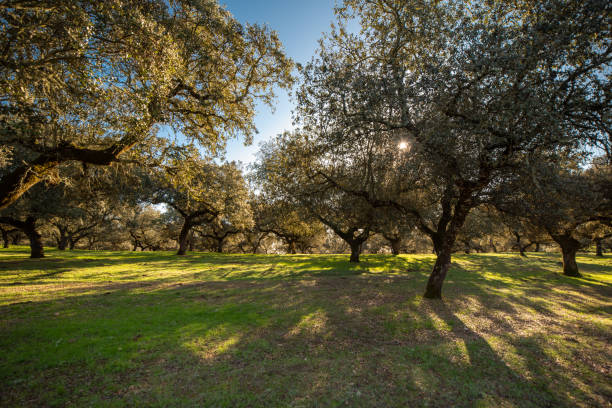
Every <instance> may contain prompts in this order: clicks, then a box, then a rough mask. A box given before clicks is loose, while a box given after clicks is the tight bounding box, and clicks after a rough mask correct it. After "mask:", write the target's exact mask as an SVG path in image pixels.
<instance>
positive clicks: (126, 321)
mask: <svg viewBox="0 0 612 408" xmlns="http://www.w3.org/2000/svg"><path fill="white" fill-rule="evenodd" d="M27 255H28V252H27V250H26V248H19V249H9V250H0V310H1V314H0V405H1V406H7V407H18V406H26V407H42V406H58V407H59V406H61V407H89V406H94V407H97V406H100V407H126V406H134V407H143V406H147V407H148V406H152V407H206V406H211V407H275V406H283V407H314V406H317V407H319V406H320V407H333V406H351V407H361V406H364V407H391V406H396V407H412V406H423V407H427V406H430V407H446V406H465V407H576V406H583V407H587V406H588V407H592V406H600V407H609V406H610V405H611V402H610V401H611V400H612V378H611V376H610V374H611V368H612V349H611V344H612V302H611V300H612V285H611V284H612V258H610V257H606V258H599V259H597V258H595V257H594V256H579V257H578V263H579V266H580V267H581V270H582V272H583V273H584V278H581V279H577V278H567V277H564V276H561V275H560V274H559V271H560V266H559V261H560V257H559V256H558V255H554V254H551V255H546V254H529V258H528V259H526V260H525V259H520V258H519V257H518V256H516V255H514V254H512V255H511V254H481V255H460V256H456V257H454V259H453V267H452V268H451V271H450V274H449V276H448V278H447V281H446V283H445V287H444V291H443V295H444V296H445V298H444V300H443V301H431V300H424V299H422V298H421V294H422V292H423V290H424V287H425V282H426V279H427V276H428V273H429V270H430V268H431V266H432V263H433V257H432V256H431V255H404V256H399V257H393V256H382V255H380V256H379V255H366V256H363V261H362V263H361V264H359V265H350V264H349V263H348V262H347V258H348V256H347V255H341V256H340V255H337V256H336V255H332V256H329V255H309V256H304V255H284V256H273V255H270V256H266V255H256V256H255V255H218V254H190V255H187V256H185V257H177V256H175V255H173V254H170V253H132V252H87V251H73V252H65V253H61V252H58V251H53V250H49V251H48V257H47V258H45V259H43V260H35V259H28V258H27Z"/></svg>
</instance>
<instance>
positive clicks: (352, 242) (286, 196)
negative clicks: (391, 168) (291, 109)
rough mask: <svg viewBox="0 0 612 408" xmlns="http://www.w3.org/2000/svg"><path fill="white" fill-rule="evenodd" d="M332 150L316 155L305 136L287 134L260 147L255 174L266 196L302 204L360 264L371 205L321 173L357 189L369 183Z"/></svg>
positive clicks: (370, 230) (369, 227) (371, 222)
mask: <svg viewBox="0 0 612 408" xmlns="http://www.w3.org/2000/svg"><path fill="white" fill-rule="evenodd" d="M354 149H355V150H359V147H358V146H354ZM336 154H338V152H334V153H329V154H327V155H317V154H316V153H315V152H313V151H312V150H310V146H309V144H308V135H307V134H302V133H300V132H293V133H291V132H286V133H285V134H283V135H279V136H278V137H277V138H276V139H273V140H271V141H270V142H268V143H267V144H266V145H264V146H263V148H262V150H261V152H260V161H259V162H258V163H257V164H256V166H255V168H256V174H257V177H259V180H260V182H261V185H262V187H263V188H264V191H265V192H266V194H267V195H269V196H270V197H274V199H275V200H277V201H281V202H289V203H292V204H293V205H294V206H295V207H297V208H302V209H303V211H305V212H307V213H308V214H309V216H310V217H312V218H315V219H317V220H318V221H319V222H321V223H322V224H324V225H326V226H327V227H328V228H329V229H331V230H332V231H333V232H334V233H336V234H337V235H338V236H339V237H340V238H342V239H343V240H344V241H345V242H346V243H347V244H348V245H349V247H350V248H351V256H350V261H351V262H359V254H360V253H361V249H362V245H363V243H364V242H365V241H366V240H367V239H368V238H369V236H370V235H371V234H372V233H373V232H374V231H373V228H374V225H375V219H374V209H373V207H372V206H371V205H370V204H369V203H368V202H366V201H365V200H363V199H362V198H360V197H356V196H354V195H352V194H349V193H347V192H345V191H342V190H341V189H338V188H337V187H336V185H335V184H334V183H330V179H329V177H328V176H326V174H327V173H329V172H334V174H336V175H337V176H338V177H342V178H343V180H344V181H345V182H346V183H354V184H355V185H356V186H357V188H361V187H362V186H363V185H364V184H366V185H369V184H370V183H371V181H370V180H368V179H365V180H364V178H363V177H362V176H363V172H362V170H364V169H362V168H354V167H351V166H347V165H346V163H345V162H342V161H339V160H335V159H336V156H335V155H336Z"/></svg>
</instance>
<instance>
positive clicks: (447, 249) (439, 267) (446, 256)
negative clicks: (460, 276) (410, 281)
mask: <svg viewBox="0 0 612 408" xmlns="http://www.w3.org/2000/svg"><path fill="white" fill-rule="evenodd" d="M451 247H452V244H450V245H449V244H448V243H447V244H446V245H443V246H442V248H440V249H439V250H437V251H436V252H437V254H438V256H437V258H436V263H435V264H434V267H433V270H432V271H431V275H429V280H428V281H427V287H426V288H425V294H424V295H423V297H426V298H428V299H442V284H443V283H444V279H445V278H446V274H447V272H448V270H449V268H450V264H451V253H452V251H451Z"/></svg>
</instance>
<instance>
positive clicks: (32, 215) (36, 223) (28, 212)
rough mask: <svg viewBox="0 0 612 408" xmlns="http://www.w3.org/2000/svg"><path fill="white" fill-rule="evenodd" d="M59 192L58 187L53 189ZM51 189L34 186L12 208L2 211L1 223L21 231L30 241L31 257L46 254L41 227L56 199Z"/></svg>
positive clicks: (0, 212) (0, 215)
mask: <svg viewBox="0 0 612 408" xmlns="http://www.w3.org/2000/svg"><path fill="white" fill-rule="evenodd" d="M52 191H53V192H54V193H56V194H57V189H55V190H52ZM50 198H51V197H49V191H47V187H46V186H44V185H43V184H40V185H38V186H36V187H35V188H32V189H31V190H30V191H28V193H27V194H25V195H23V196H22V197H20V198H19V200H18V201H17V202H16V203H15V204H14V205H12V206H11V207H10V208H8V209H5V210H2V211H0V224H4V225H8V226H11V227H13V228H15V229H18V230H19V231H21V232H22V233H23V234H25V236H26V237H27V238H28V241H29V243H30V257H31V258H43V257H44V256H45V252H44V248H43V240H42V235H41V233H40V227H41V226H42V225H43V224H44V222H46V221H47V220H48V217H49V215H50V212H52V207H53V206H54V205H55V204H57V201H56V200H53V199H50Z"/></svg>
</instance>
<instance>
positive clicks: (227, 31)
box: [0, 0, 292, 207]
mask: <svg viewBox="0 0 612 408" xmlns="http://www.w3.org/2000/svg"><path fill="white" fill-rule="evenodd" d="M0 29H1V31H2V32H3V33H4V35H3V36H2V39H1V40H0V47H1V48H2V49H3V50H5V51H4V52H3V54H2V57H0V58H1V60H0V67H1V68H0V98H1V99H2V101H3V103H2V106H1V108H0V119H1V120H0V122H1V123H2V125H1V127H0V138H1V139H0V140H2V144H3V146H4V145H5V146H8V147H9V148H10V149H12V152H13V153H14V155H15V154H16V156H15V157H18V158H19V160H13V162H12V166H10V167H8V168H5V169H4V170H3V171H2V173H3V178H2V183H3V184H2V187H3V188H2V189H1V190H0V200H1V202H0V205H1V206H2V207H6V206H7V205H9V204H10V203H12V202H14V201H15V200H16V198H18V197H19V195H21V194H23V192H24V191H26V190H27V189H28V188H29V187H31V186H32V185H33V184H35V183H37V182H38V181H40V179H41V178H44V177H47V176H49V174H50V173H52V172H53V170H54V169H55V168H56V167H57V166H58V165H60V164H61V163H64V162H66V161H72V160H75V161H82V162H86V163H92V164H98V165H108V164H109V163H111V162H113V161H118V160H120V159H119V157H120V156H121V157H122V158H128V159H129V158H130V155H131V156H132V157H131V158H132V159H134V158H137V157H139V158H141V157H142V155H144V156H145V157H156V158H159V156H160V155H162V156H163V154H164V150H163V148H161V147H163V146H160V145H159V143H158V140H157V138H156V137H155V136H158V135H161V136H163V135H167V134H168V131H171V130H174V131H175V132H178V133H180V134H182V135H184V136H185V137H186V138H187V139H188V140H190V141H193V142H194V143H196V144H198V145H199V146H200V147H202V148H203V149H205V150H207V151H209V152H212V153H214V152H217V151H218V150H219V149H223V147H224V145H225V141H226V140H227V139H228V138H230V137H233V136H240V135H242V136H245V137H246V140H247V141H249V140H250V136H251V135H252V134H253V132H254V131H255V128H254V125H253V115H254V105H255V103H256V101H263V102H264V103H267V104H269V105H271V103H272V101H273V98H274V92H273V86H275V85H279V86H281V87H285V86H288V85H289V84H290V83H291V69H292V62H291V61H290V60H289V59H288V58H287V57H286V56H285V55H284V53H283V50H282V45H281V44H280V42H279V40H278V37H277V35H276V33H275V32H273V31H271V30H269V29H268V28H267V27H261V26H258V25H249V24H245V25H242V24H240V23H239V22H238V21H236V20H235V19H234V18H233V17H232V16H231V14H230V13H229V12H228V11H227V10H225V9H224V8H222V7H221V6H219V4H218V3H217V1H215V0H173V1H162V0H145V1H135V0H113V1H103V2H100V1H90V0H82V1H72V0H61V1H42V2H22V1H18V0H15V1H6V2H3V3H2V4H1V5H0ZM128 151H129V152H130V153H126V152H128ZM6 153H7V152H6V151H5V149H3V153H1V154H0V157H2V160H3V161H6V159H7V154H6ZM22 160H23V161H25V164H24V162H23V161H22ZM32 171H34V172H35V173H36V175H32Z"/></svg>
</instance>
